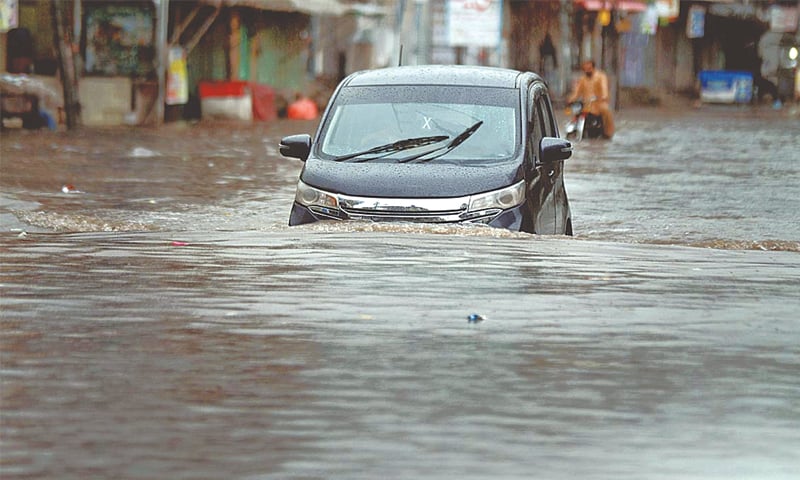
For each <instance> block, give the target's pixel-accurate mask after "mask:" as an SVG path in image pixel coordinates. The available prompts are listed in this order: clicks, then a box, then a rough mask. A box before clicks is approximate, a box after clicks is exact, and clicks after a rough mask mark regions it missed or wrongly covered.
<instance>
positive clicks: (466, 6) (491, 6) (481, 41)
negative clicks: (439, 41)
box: [447, 0, 503, 48]
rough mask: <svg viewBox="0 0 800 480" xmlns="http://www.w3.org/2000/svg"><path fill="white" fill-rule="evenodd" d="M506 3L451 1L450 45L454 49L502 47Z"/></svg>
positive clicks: (472, 0) (486, 0)
mask: <svg viewBox="0 0 800 480" xmlns="http://www.w3.org/2000/svg"><path fill="white" fill-rule="evenodd" d="M502 10H503V2H502V0H448V2H447V25H448V41H449V43H450V46H451V47H489V48H496V47H498V46H499V45H500V38H501V35H502V18H503V17H502V13H503V12H502Z"/></svg>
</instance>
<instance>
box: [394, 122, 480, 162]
mask: <svg viewBox="0 0 800 480" xmlns="http://www.w3.org/2000/svg"><path fill="white" fill-rule="evenodd" d="M481 125H483V120H478V121H477V122H476V123H474V124H473V125H472V126H470V127H469V128H467V129H466V130H464V131H463V132H461V133H459V134H458V135H456V136H455V137H453V139H452V140H450V141H449V142H448V143H447V145H444V146H441V147H438V148H434V149H433V150H429V151H427V152H422V153H420V154H419V155H412V156H410V157H408V158H404V159H402V160H399V161H398V163H407V162H412V161H414V160H417V159H421V158H422V157H424V156H427V155H430V154H432V153H435V152H439V151H440V150H442V151H441V152H440V153H439V154H437V155H434V156H432V157H430V158H425V159H422V160H420V161H421V162H429V161H431V160H433V159H435V158H439V157H441V156H442V155H446V154H447V153H449V152H451V151H452V150H453V149H455V148H456V147H457V146H459V145H461V144H462V143H464V142H465V141H466V140H467V139H468V138H469V137H471V136H472V134H473V133H475V132H476V131H477V130H478V129H479V128H481Z"/></svg>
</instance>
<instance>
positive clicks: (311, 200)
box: [294, 182, 339, 208]
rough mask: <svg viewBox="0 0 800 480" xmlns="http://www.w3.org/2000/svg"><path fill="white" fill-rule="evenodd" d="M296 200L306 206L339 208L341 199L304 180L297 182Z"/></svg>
mask: <svg viewBox="0 0 800 480" xmlns="http://www.w3.org/2000/svg"><path fill="white" fill-rule="evenodd" d="M294 201H295V202H297V203H299V204H300V205H305V206H306V207H326V208H339V200H337V198H336V197H335V196H334V195H332V194H330V193H328V192H326V191H323V190H319V189H317V188H314V187H312V186H310V185H306V184H305V183H303V182H297V192H296V193H295V195H294Z"/></svg>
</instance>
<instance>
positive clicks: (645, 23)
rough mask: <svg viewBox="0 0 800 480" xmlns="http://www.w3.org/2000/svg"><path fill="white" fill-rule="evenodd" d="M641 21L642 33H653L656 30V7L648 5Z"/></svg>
mask: <svg viewBox="0 0 800 480" xmlns="http://www.w3.org/2000/svg"><path fill="white" fill-rule="evenodd" d="M641 22H642V23H641V27H642V31H641V33H642V34H644V35H655V34H656V31H657V30H658V8H656V6H655V5H650V6H648V7H647V10H645V11H644V14H643V15H642V20H641Z"/></svg>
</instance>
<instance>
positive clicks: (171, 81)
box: [166, 47, 189, 105]
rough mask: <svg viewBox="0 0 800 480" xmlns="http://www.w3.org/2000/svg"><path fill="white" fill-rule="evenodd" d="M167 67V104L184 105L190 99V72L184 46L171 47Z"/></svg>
mask: <svg viewBox="0 0 800 480" xmlns="http://www.w3.org/2000/svg"><path fill="white" fill-rule="evenodd" d="M167 57H168V65H169V68H168V69H167V95H166V103H167V105H183V104H185V103H186V102H188V101H189V74H188V73H187V71H186V51H185V50H184V49H183V47H172V48H170V49H169V54H168V55H167Z"/></svg>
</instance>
